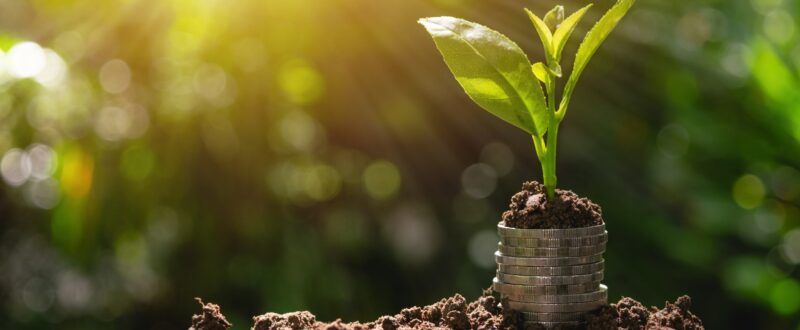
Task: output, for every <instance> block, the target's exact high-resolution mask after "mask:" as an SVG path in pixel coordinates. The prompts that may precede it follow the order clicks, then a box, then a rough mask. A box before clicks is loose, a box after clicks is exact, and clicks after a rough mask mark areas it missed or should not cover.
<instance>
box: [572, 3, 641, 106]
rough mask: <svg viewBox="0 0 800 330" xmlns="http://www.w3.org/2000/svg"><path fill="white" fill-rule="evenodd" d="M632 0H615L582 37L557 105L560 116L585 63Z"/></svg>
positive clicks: (630, 4) (625, 11) (623, 14)
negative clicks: (559, 102)
mask: <svg viewBox="0 0 800 330" xmlns="http://www.w3.org/2000/svg"><path fill="white" fill-rule="evenodd" d="M634 2H636V0H617V3H616V4H614V6H613V7H611V9H609V10H608V12H606V13H605V15H603V17H601V18H600V20H599V21H597V24H595V25H594V27H592V29H591V30H589V32H588V33H586V37H584V38H583V42H582V43H581V45H580V46H579V47H578V53H577V54H576V55H575V64H573V66H572V73H570V75H569V79H568V80H567V84H566V85H565V86H564V94H563V96H562V98H561V105H560V106H559V113H560V117H562V118H563V115H564V111H566V108H567V104H568V103H569V99H570V96H572V92H573V90H574V89H575V84H577V83H578V78H580V76H581V74H582V73H583V69H585V68H586V64H588V63H589V60H590V59H591V58H592V56H593V55H594V53H595V51H597V48H598V47H600V44H601V43H603V41H605V40H606V37H608V34H609V33H611V31H612V30H614V27H616V26H617V23H619V21H620V19H622V17H623V16H625V14H626V13H627V12H628V10H629V9H630V8H631V6H633V3H634Z"/></svg>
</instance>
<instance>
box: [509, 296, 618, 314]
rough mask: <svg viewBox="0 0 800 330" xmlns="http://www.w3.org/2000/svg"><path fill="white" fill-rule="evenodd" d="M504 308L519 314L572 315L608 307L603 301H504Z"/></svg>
mask: <svg viewBox="0 0 800 330" xmlns="http://www.w3.org/2000/svg"><path fill="white" fill-rule="evenodd" d="M503 305H504V306H507V307H508V308H510V309H513V310H515V311H519V312H533V313H572V312H589V311H593V310H595V309H598V308H600V307H602V306H605V305H608V301H606V300H605V299H601V300H595V301H587V302H581V303H571V304H539V303H529V302H520V301H511V300H509V301H506V302H505V303H504V304H503Z"/></svg>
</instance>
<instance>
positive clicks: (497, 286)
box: [492, 277, 600, 296]
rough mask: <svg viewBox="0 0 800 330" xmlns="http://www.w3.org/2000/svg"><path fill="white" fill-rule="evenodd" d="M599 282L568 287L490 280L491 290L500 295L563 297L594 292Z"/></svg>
mask: <svg viewBox="0 0 800 330" xmlns="http://www.w3.org/2000/svg"><path fill="white" fill-rule="evenodd" d="M599 287H600V281H595V282H587V283H581V284H568V285H519V284H508V283H503V282H501V281H500V280H499V279H498V278H497V277H495V278H494V279H493V280H492V288H493V289H494V291H497V292H499V293H501V294H507V295H513V296H521V295H526V296H529V295H534V296H535V295H550V296H552V295H565V294H579V293H590V292H595V291H597V290H598V288H599Z"/></svg>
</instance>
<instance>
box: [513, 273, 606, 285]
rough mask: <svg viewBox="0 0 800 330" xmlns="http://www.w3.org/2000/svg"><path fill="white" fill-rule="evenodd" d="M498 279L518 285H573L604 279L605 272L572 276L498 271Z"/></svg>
mask: <svg viewBox="0 0 800 330" xmlns="http://www.w3.org/2000/svg"><path fill="white" fill-rule="evenodd" d="M497 279H498V280H500V282H503V283H507V284H517V285H571V284H583V283H591V282H597V281H602V280H603V272H596V273H592V274H588V275H572V276H526V275H512V274H505V273H501V272H497Z"/></svg>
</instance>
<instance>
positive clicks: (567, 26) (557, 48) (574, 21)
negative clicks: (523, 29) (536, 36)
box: [553, 3, 592, 61]
mask: <svg viewBox="0 0 800 330" xmlns="http://www.w3.org/2000/svg"><path fill="white" fill-rule="evenodd" d="M591 7H592V4H591V3H590V4H589V5H587V6H586V7H583V8H581V9H579V10H578V11H576V12H574V13H572V15H569V17H567V18H566V19H565V20H563V22H561V24H560V25H559V26H558V29H556V32H555V33H553V53H554V55H555V58H556V61H560V60H561V51H563V50H564V46H565V45H566V44H567V40H569V36H570V35H571V34H572V31H574V30H575V27H576V26H577V25H578V22H580V20H581V18H583V15H584V14H586V11H587V10H589V8H591Z"/></svg>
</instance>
